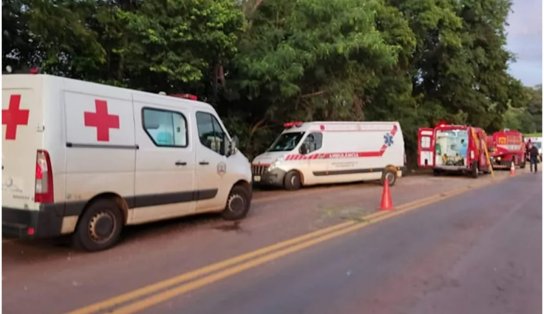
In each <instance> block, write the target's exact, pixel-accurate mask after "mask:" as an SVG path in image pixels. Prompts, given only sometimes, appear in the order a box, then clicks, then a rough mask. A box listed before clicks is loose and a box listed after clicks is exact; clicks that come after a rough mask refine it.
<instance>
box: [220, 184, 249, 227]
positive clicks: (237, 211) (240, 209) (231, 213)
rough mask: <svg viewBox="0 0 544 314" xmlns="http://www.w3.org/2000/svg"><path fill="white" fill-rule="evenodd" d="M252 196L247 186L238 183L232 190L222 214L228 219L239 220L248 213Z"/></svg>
mask: <svg viewBox="0 0 544 314" xmlns="http://www.w3.org/2000/svg"><path fill="white" fill-rule="evenodd" d="M250 202H251V198H250V193H249V191H248V190H247V188H244V187H243V186H241V185H236V186H234V187H233V188H232V190H231V191H230V194H229V197H228V199H227V205H226V206H225V209H224V210H223V213H222V216H223V219H226V220H238V219H242V218H244V217H245V216H246V215H247V212H248V211H249V206H250Z"/></svg>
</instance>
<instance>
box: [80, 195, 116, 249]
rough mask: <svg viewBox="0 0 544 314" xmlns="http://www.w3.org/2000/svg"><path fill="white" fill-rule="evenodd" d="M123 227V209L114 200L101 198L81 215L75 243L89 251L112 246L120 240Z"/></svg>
mask: <svg viewBox="0 0 544 314" xmlns="http://www.w3.org/2000/svg"><path fill="white" fill-rule="evenodd" d="M122 228H123V217H122V215H121V211H120V210H119V208H118V207H117V205H116V204H115V202H114V201H111V200H108V199H100V200H97V201H95V202H93V203H92V204H91V205H90V206H89V207H88V208H87V210H85V212H84V213H83V216H81V218H80V220H79V222H78V225H77V228H76V232H75V234H74V244H75V245H76V246H77V247H79V248H82V249H85V250H87V251H100V250H105V249H107V248H110V247H112V246H113V245H115V244H116V243H117V241H118V240H119V236H120V234H121V229H122Z"/></svg>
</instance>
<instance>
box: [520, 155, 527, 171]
mask: <svg viewBox="0 0 544 314" xmlns="http://www.w3.org/2000/svg"><path fill="white" fill-rule="evenodd" d="M526 164H527V161H525V158H523V161H522V162H521V165H519V167H520V168H521V169H525V166H526Z"/></svg>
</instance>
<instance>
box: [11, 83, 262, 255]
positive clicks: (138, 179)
mask: <svg viewBox="0 0 544 314" xmlns="http://www.w3.org/2000/svg"><path fill="white" fill-rule="evenodd" d="M2 79H3V92H2V136H3V139H2V145H3V146H2V180H3V181H2V229H3V233H4V234H7V235H9V234H11V235H15V236H18V237H30V238H34V237H51V236H57V235H61V234H71V233H73V236H74V242H75V243H76V244H77V245H79V246H80V247H82V248H84V249H86V250H90V251H93V250H101V249H105V248H108V247H111V246H113V245H114V244H115V243H116V242H117V240H118V239H119V235H120V232H121V230H122V228H123V226H125V225H133V224H141V223H146V222H150V221H157V220H161V219H167V218H173V217H181V216H185V215H191V214H196V213H202V212H214V211H217V212H222V215H223V217H224V218H226V219H240V218H243V217H244V216H245V215H246V213H247V212H248V210H249V207H250V202H251V195H252V194H251V193H252V190H251V184H250V183H251V167H250V163H249V161H248V160H247V158H246V157H245V156H244V155H243V154H242V153H241V152H239V151H237V150H236V148H235V145H234V144H233V140H232V139H231V138H230V136H229V134H228V133H227V131H226V129H225V127H224V125H223V124H222V122H221V120H220V119H219V117H218V116H217V113H216V112H215V110H214V109H213V108H212V107H211V106H210V105H208V104H206V103H202V102H199V101H193V100H187V99H181V98H176V97H171V96H165V95H158V94H151V93H145V92H140V91H135V90H129V89H124V88H118V87H112V86H106V85H101V84H95V83H89V82H83V81H78V80H73V79H66V78H61V77H55V76H50V75H3V76H2Z"/></svg>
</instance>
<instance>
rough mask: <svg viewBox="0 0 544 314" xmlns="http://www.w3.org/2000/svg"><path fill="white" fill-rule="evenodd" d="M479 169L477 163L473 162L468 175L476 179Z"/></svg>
mask: <svg viewBox="0 0 544 314" xmlns="http://www.w3.org/2000/svg"><path fill="white" fill-rule="evenodd" d="M479 172H480V170H479V169H478V164H477V163H475V162H473V163H472V169H471V171H470V175H471V176H472V177H473V178H474V179H477V178H478V175H479V174H480V173H479Z"/></svg>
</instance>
